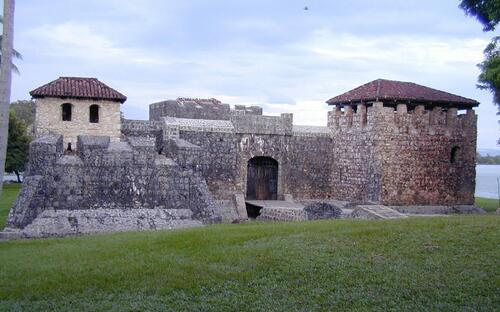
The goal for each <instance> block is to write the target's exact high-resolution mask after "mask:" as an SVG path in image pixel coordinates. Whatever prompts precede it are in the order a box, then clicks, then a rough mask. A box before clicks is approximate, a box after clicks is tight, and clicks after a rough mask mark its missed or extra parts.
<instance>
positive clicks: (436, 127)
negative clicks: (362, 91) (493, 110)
mask: <svg viewBox="0 0 500 312" xmlns="http://www.w3.org/2000/svg"><path fill="white" fill-rule="evenodd" d="M476 119H477V117H476V115H475V112H474V110H473V109H468V110H467V111H466V113H465V114H458V109H457V108H453V107H451V108H443V107H439V106H434V107H433V108H432V109H429V108H426V107H425V106H424V105H416V106H409V105H407V104H401V103H400V104H395V105H387V104H385V103H382V102H374V103H369V104H359V105H353V106H349V105H346V106H344V107H343V108H341V107H340V106H336V107H335V108H334V109H333V110H332V111H330V112H328V127H329V128H331V129H332V130H334V132H339V131H340V132H349V131H370V130H374V129H375V128H377V129H381V127H382V129H384V131H392V132H396V133H410V134H419V133H422V134H425V133H427V134H448V135H449V134H451V133H453V132H461V131H469V130H470V131H472V130H475V128H476Z"/></svg>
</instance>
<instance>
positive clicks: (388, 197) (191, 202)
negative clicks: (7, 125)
mask: <svg viewBox="0 0 500 312" xmlns="http://www.w3.org/2000/svg"><path fill="white" fill-rule="evenodd" d="M75 79H77V80H76V82H75V81H73V80H72V78H66V80H64V79H63V81H62V82H61V81H59V80H57V81H59V82H58V83H59V85H58V86H59V87H58V88H56V89H57V90H59V89H61V90H64V88H65V87H66V85H67V84H70V85H72V84H74V83H80V82H81V80H78V79H90V78H75ZM57 81H56V82H57ZM83 81H84V82H86V83H87V82H88V80H83ZM95 81H97V80H95ZM95 81H94V80H92V81H91V83H90V85H89V86H88V87H87V89H84V90H83V91H82V90H80V89H78V90H79V91H78V92H77V91H75V92H76V93H75V96H74V97H71V94H69V93H64V96H59V97H57V96H52V93H51V92H52V91H53V88H49V89H47V88H45V89H42V90H41V91H40V90H39V89H40V88H39V89H37V90H39V92H38V93H36V94H37V101H36V103H37V129H36V130H37V135H38V138H37V139H36V140H35V141H34V142H32V144H31V146H30V154H29V164H28V171H27V173H26V178H25V182H24V184H23V188H22V190H21V193H20V195H19V197H18V199H17V201H16V203H15V205H14V207H13V208H12V210H11V212H10V215H9V219H8V227H9V230H11V231H20V233H22V235H24V236H49V235H66V234H79V233H92V232H100V231H114V230H140V229H157V228H173V227H179V226H195V225H200V224H206V223H214V222H221V220H226V221H231V220H235V219H245V218H246V217H247V216H246V212H245V208H244V201H245V198H247V199H248V200H250V199H252V200H269V199H278V200H286V201H290V200H292V199H294V200H296V201H311V200H316V201H320V202H321V201H322V202H329V201H344V202H346V201H347V202H351V203H357V204H380V205H390V206H391V207H402V206H409V205H412V206H415V207H417V206H419V207H426V206H440V205H441V206H457V205H472V204H473V201H474V188H475V166H474V165H475V150H476V119H477V118H476V115H475V113H474V110H473V109H472V108H473V107H474V106H477V104H478V103H477V102H475V101H474V100H470V99H466V98H462V97H459V96H455V95H452V94H449V93H446V92H442V91H438V90H434V89H430V88H427V87H423V86H419V85H415V84H411V83H404V82H394V81H387V80H377V81H374V82H371V83H368V84H366V85H363V86H361V87H359V88H356V89H354V90H352V91H349V92H347V93H345V94H343V95H340V96H338V97H335V98H333V99H331V100H329V101H328V103H329V104H331V105H334V107H333V109H332V111H330V112H329V113H328V116H327V126H324V127H318V126H298V125H294V124H293V115H292V114H281V115H280V116H265V115H263V112H262V109H261V108H260V107H257V106H243V105H236V106H234V108H231V107H230V106H229V105H228V104H223V103H221V102H219V101H217V100H215V99H207V100H204V99H189V98H179V99H177V100H168V101H164V102H159V103H155V104H151V105H150V113H149V115H150V120H149V121H147V120H127V119H120V118H119V116H120V112H119V107H120V103H121V101H122V100H123V98H124V96H123V95H121V93H119V92H117V91H115V90H113V89H111V88H109V87H107V86H105V85H104V84H102V83H100V82H99V84H97V83H96V82H95ZM53 83H54V82H53ZM49 85H50V84H49ZM106 88H108V89H106ZM99 98H100V99H99ZM104 98H107V99H104ZM66 102H70V103H72V104H73V105H74V111H73V117H74V122H73V121H72V122H70V123H67V122H62V121H60V120H54V118H56V119H57V118H58V117H60V115H61V112H60V105H61V104H62V103H66ZM96 103H97V104H98V105H99V107H101V108H102V109H101V111H100V116H99V125H98V126H96V125H89V124H86V121H88V118H89V116H88V111H89V105H90V104H96ZM93 127H95V128H93ZM67 142H71V143H73V144H72V145H73V146H74V149H73V150H72V151H67V150H66V146H67V144H66V143H67ZM381 209H382V208H381ZM397 210H404V209H397ZM358 211H361V210H359V209H358ZM363 211H364V210H363ZM367 211H369V210H367ZM305 214H306V212H305V211H304V210H302V209H296V210H293V211H292V210H290V209H288V210H287V209H284V208H282V207H278V208H275V209H274V210H272V209H270V210H269V209H268V210H266V211H263V215H262V216H260V217H259V218H260V219H269V220H276V219H280V218H281V219H286V220H299V219H303V218H304V216H305Z"/></svg>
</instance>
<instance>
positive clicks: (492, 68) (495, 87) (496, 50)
mask: <svg viewBox="0 0 500 312" xmlns="http://www.w3.org/2000/svg"><path fill="white" fill-rule="evenodd" d="M478 66H479V68H480V69H481V74H480V75H479V78H478V81H479V84H478V87H479V88H480V89H484V90H490V91H491V92H493V102H494V103H495V104H496V105H499V106H500V37H495V38H493V40H492V41H491V43H490V44H489V45H488V46H487V47H486V49H485V50H484V61H483V62H482V63H481V64H479V65H478Z"/></svg>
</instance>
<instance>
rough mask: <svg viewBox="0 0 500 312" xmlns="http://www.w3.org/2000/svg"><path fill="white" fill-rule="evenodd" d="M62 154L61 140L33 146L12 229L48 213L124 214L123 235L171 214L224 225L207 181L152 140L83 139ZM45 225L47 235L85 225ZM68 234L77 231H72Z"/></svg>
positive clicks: (12, 216) (48, 138)
mask: <svg viewBox="0 0 500 312" xmlns="http://www.w3.org/2000/svg"><path fill="white" fill-rule="evenodd" d="M62 150H63V147H62V138H61V136H45V137H42V138H40V139H37V140H35V141H34V142H32V143H31V148H30V164H31V166H30V171H29V174H28V176H26V178H25V181H26V183H24V184H23V189H22V191H21V196H19V198H18V200H17V201H16V202H15V204H14V207H13V209H12V210H11V214H10V215H9V219H8V226H10V227H13V228H21V229H22V228H24V227H26V226H27V225H29V224H30V223H32V222H34V220H35V219H36V218H37V217H38V216H39V215H40V214H42V213H43V212H45V211H55V212H57V211H61V213H62V214H67V213H68V211H76V210H78V211H94V216H93V217H94V219H99V212H102V213H104V215H102V216H101V217H102V218H105V217H106V214H107V213H109V212H110V210H117V211H121V213H120V218H121V219H122V221H123V223H124V224H123V227H124V228H125V229H135V228H136V225H137V224H138V223H137V222H139V223H140V222H142V221H141V220H139V219H137V220H136V218H141V215H142V216H143V217H145V214H146V215H148V214H153V215H155V214H157V215H164V216H165V218H167V219H168V216H169V215H171V214H172V213H174V214H176V212H175V211H174V212H172V210H179V211H186V212H189V219H190V220H191V219H192V220H199V221H201V222H204V223H206V222H208V223H210V222H217V221H218V220H219V221H220V216H218V215H217V213H218V211H217V207H216V204H215V202H214V201H213V199H212V196H211V194H210V193H209V191H208V189H207V186H206V182H205V180H204V179H203V178H202V177H201V176H199V175H198V174H197V173H196V172H193V171H192V170H190V169H187V168H182V167H181V166H179V165H178V164H177V163H175V162H174V161H173V160H172V159H169V158H167V157H165V156H164V155H159V154H158V153H157V151H156V143H155V139H154V138H148V137H127V139H126V140H124V141H121V142H110V139H109V137H96V136H79V137H78V149H77V153H74V154H72V153H65V154H63V153H62ZM127 211H129V212H131V214H130V215H129V217H130V218H128V217H127V213H126V212H127ZM133 211H135V212H133ZM138 212H141V213H138ZM54 218H55V217H54ZM82 218H83V216H82ZM63 219H64V218H63ZM160 219H161V218H160ZM167 219H163V221H165V222H164V224H163V225H164V226H169V224H168V222H166V221H168V220H167ZM143 221H144V220H143ZM159 221H161V220H159ZM47 222H52V223H51V224H52V225H53V226H45V227H44V228H45V230H46V231H47V233H46V234H47V235H50V234H51V231H53V232H54V233H56V232H57V228H56V227H57V226H64V225H61V222H63V223H64V224H66V225H67V224H68V222H70V223H71V222H73V223H74V224H76V225H75V226H77V225H78V222H80V224H83V223H85V221H84V220H79V219H78V218H77V219H75V220H73V221H71V220H69V219H66V220H60V219H57V218H56V221H54V219H53V218H52V219H50V221H47ZM54 222H55V223H54ZM75 222H76V223H75ZM82 222H83V223H82ZM96 222H97V221H96ZM97 223H98V222H97ZM101 225H102V228H103V229H101V230H106V227H105V224H104V223H103V224H101ZM148 226H149V227H150V228H152V227H155V226H153V225H148ZM155 228H156V227H155ZM68 229H69V231H71V230H75V231H76V229H73V228H72V227H71V226H70V227H69V228H68ZM108 230H113V229H111V228H109V229H108Z"/></svg>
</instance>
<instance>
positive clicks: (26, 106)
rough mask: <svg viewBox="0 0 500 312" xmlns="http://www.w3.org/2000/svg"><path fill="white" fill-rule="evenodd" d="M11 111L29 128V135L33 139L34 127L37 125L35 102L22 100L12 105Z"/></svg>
mask: <svg viewBox="0 0 500 312" xmlns="http://www.w3.org/2000/svg"><path fill="white" fill-rule="evenodd" d="M9 109H10V110H11V111H13V112H14V113H15V114H16V117H17V118H19V119H21V120H22V121H23V122H24V124H25V125H26V127H27V128H28V131H27V134H28V136H30V137H33V133H32V132H33V129H34V127H33V125H34V123H35V102H33V101H32V100H20V101H15V102H13V103H11V104H10V108H9Z"/></svg>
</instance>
